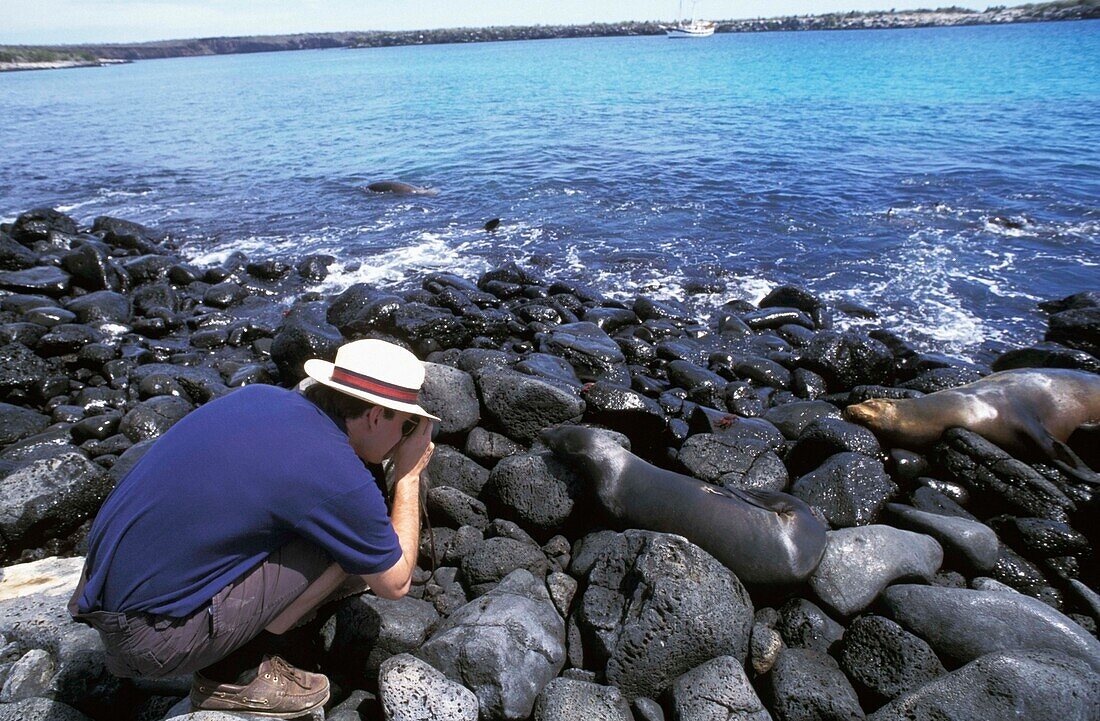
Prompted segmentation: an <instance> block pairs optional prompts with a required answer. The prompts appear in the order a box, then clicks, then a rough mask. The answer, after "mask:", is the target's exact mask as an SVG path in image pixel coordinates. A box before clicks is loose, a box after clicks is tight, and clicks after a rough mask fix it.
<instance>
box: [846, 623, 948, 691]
mask: <svg viewBox="0 0 1100 721" xmlns="http://www.w3.org/2000/svg"><path fill="white" fill-rule="evenodd" d="M839 660H840V667H841V668H842V669H844V672H845V673H846V674H848V678H849V679H851V680H852V682H853V683H854V684H855V685H856V686H857V688H859V689H860V690H861V691H863V692H864V693H865V694H866V696H867V697H868V698H870V699H871V700H872V701H873V702H874V703H875V705H879V704H881V703H883V702H887V701H892V700H894V699H895V698H897V697H898V696H902V695H904V694H907V693H910V692H911V691H915V690H916V689H918V688H920V687H921V686H923V685H925V684H926V683H929V682H930V681H934V680H935V679H937V678H939V677H940V676H942V675H944V674H945V673H947V671H946V670H944V667H943V664H942V663H940V659H939V657H938V656H936V654H935V652H934V651H933V650H932V649H931V647H929V645H928V644H927V643H925V642H924V640H922V639H920V638H918V637H916V636H914V635H913V634H911V633H909V632H908V631H906V630H905V629H903V628H902V627H901V626H899V625H898V624H896V623H894V622H893V621H891V620H890V619H888V618H883V617H882V616H861V617H860V618H857V619H856V620H854V621H853V622H852V623H851V625H849V626H848V629H847V630H846V631H845V632H844V640H843V642H842V643H841V647H840V655H839Z"/></svg>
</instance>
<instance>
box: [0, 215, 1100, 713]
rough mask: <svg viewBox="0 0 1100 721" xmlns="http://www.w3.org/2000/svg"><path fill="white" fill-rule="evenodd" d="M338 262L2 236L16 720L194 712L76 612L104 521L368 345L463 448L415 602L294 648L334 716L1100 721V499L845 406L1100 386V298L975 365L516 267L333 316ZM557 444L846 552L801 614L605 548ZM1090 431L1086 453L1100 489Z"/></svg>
mask: <svg viewBox="0 0 1100 721" xmlns="http://www.w3.org/2000/svg"><path fill="white" fill-rule="evenodd" d="M335 262H336V261H335V259H334V258H332V257H330V256H321V255H313V256H307V257H302V258H284V259H281V260H278V259H277V260H267V261H264V262H258V263H254V262H251V261H250V260H249V259H248V258H246V257H244V256H243V255H240V254H237V255H234V256H233V257H231V258H229V259H228V260H227V261H225V262H224V263H222V264H220V265H216V266H211V267H196V266H194V265H192V264H190V263H189V262H187V260H186V259H185V258H182V257H180V255H179V254H178V253H177V252H176V251H175V249H174V246H173V243H172V240H171V239H170V238H167V237H165V236H164V235H163V234H161V233H158V232H157V231H155V230H153V229H150V228H146V227H143V226H141V225H138V224H135V223H131V222H127V221H125V220H119V219H113V218H106V217H101V218H97V219H96V220H95V222H94V223H93V225H92V227H91V228H81V227H80V226H79V225H78V224H77V223H76V222H75V221H74V220H73V219H72V218H70V217H68V216H65V215H64V214H62V213H58V212H56V211H53V210H33V211H29V212H28V213H24V214H23V215H21V216H20V217H19V218H18V219H17V220H16V221H15V222H14V223H11V224H5V225H3V226H0V477H2V481H0V482H2V484H3V493H2V494H0V556H2V560H3V562H4V563H5V565H6V566H7V567H6V568H4V569H3V573H2V575H0V649H2V650H0V721H3V720H6V719H20V720H21V721H26V720H34V719H43V720H44V719H66V720H69V719H71V720H73V721H79V720H81V719H87V718H92V719H126V720H131V719H132V720H134V721H138V720H141V721H150V720H153V719H163V718H175V717H177V716H179V715H180V714H186V708H185V703H184V702H182V701H181V698H182V697H183V696H184V695H185V693H186V690H187V687H188V684H189V679H185V678H169V679H164V680H160V681H155V682H153V681H141V682H132V681H119V680H117V679H114V678H112V677H110V676H109V675H108V674H106V672H105V670H104V668H103V661H102V651H101V648H100V646H99V641H98V637H97V636H96V634H95V633H94V632H92V631H91V630H90V629H87V628H85V627H83V626H80V625H79V624H75V623H73V622H71V621H69V620H68V618H67V615H66V614H65V611H64V604H65V602H66V601H67V597H68V593H69V592H70V590H71V588H72V587H73V586H74V585H75V581H76V575H77V574H78V573H79V569H80V563H81V558H80V554H81V553H82V544H83V538H84V535H85V534H86V531H87V526H88V524H89V523H90V520H89V519H90V518H92V517H93V516H94V514H95V512H96V510H97V508H98V506H99V504H100V503H101V502H102V500H103V498H104V497H105V496H106V494H107V493H108V492H109V491H110V489H111V488H112V487H113V486H114V484H115V482H116V481H117V480H118V479H119V478H121V476H122V475H123V474H124V473H125V471H126V469H127V468H128V467H130V466H131V465H132V464H133V463H134V462H135V461H136V459H137V458H139V457H140V455H141V453H142V452H143V451H144V450H145V449H146V448H147V447H148V446H149V445H150V444H151V443H152V442H154V440H155V438H156V437H157V436H159V435H160V434H161V433H163V432H164V431H165V430H167V429H168V428H169V427H170V426H171V425H172V424H173V423H175V422H176V421H178V420H179V419H180V418H182V417H183V416H184V415H186V414H187V413H188V412H190V411H191V410H193V409H194V408H195V407H197V406H198V405H201V404H203V403H206V402H208V401H210V400H211V399H213V398H217V397H219V396H221V395H223V394H225V393H228V392H231V391H232V389H233V388H236V387H240V386H243V385H246V384H250V383H277V384H282V385H292V384H293V383H295V382H296V381H297V380H298V379H299V378H301V376H302V370H301V364H302V362H303V361H304V360H305V359H307V358H310V357H315V356H321V357H331V356H332V355H333V353H334V352H335V349H336V348H337V347H338V346H339V345H340V344H342V343H343V342H346V341H347V340H352V339H356V338H362V337H381V338H386V339H389V340H392V341H394V342H398V343H401V344H404V345H406V346H408V347H410V348H411V349H412V350H414V351H415V352H416V353H417V354H418V355H420V356H421V357H422V358H426V359H427V360H428V361H429V366H428V379H427V382H426V385H425V389H424V393H423V402H424V404H425V405H426V407H428V408H429V409H430V410H432V411H433V412H436V413H438V414H439V415H440V416H441V417H442V418H443V422H442V423H441V429H440V435H439V438H438V441H437V443H438V448H437V451H436V454H435V457H434V458H433V460H432V463H431V466H430V468H429V471H428V476H429V479H428V480H429V483H428V485H429V490H428V491H427V498H426V508H427V514H428V517H429V518H430V520H431V525H432V528H433V532H432V533H431V534H427V533H425V534H424V539H423V543H422V547H421V567H422V568H421V570H420V571H419V572H418V576H417V578H416V582H415V584H414V588H413V591H412V592H411V593H410V595H409V596H408V597H407V598H404V599H401V600H400V601H386V600H383V599H379V598H376V597H373V596H370V595H363V596H360V597H357V598H353V599H348V600H345V601H342V602H340V603H339V604H334V605H333V606H332V607H329V608H325V609H322V611H321V613H320V614H319V615H318V618H317V619H316V620H315V621H313V622H311V623H309V624H307V625H306V626H304V627H303V628H301V629H298V630H296V631H294V632H293V633H292V634H290V635H289V636H288V638H287V643H288V644H290V645H292V646H293V648H294V651H293V653H291V654H290V656H291V657H292V658H293V659H294V660H295V662H297V663H300V665H303V666H312V667H316V668H319V669H321V670H323V671H324V672H325V673H326V674H328V675H329V676H330V678H331V679H332V681H333V687H334V697H333V706H332V708H330V710H329V711H328V718H329V719H339V721H355V720H357V719H375V718H383V717H384V718H390V719H415V718H440V719H475V718H481V719H526V718H534V719H539V720H542V721H549V720H550V719H555V720H558V719H581V718H584V719H634V720H636V721H641V720H642V719H646V720H653V719H666V718H667V719H681V720H683V721H688V720H692V721H694V720H695V719H711V718H715V719H730V718H737V719H784V720H788V719H790V720H794V719H862V718H870V719H875V720H876V721H885V720H887V719H910V718H932V717H935V718H945V719H976V718H1000V717H1009V716H1015V715H1018V714H1020V713H1023V716H1024V717H1026V718H1029V719H1057V720H1058V721H1067V720H1069V719H1082V721H1084V720H1087V719H1094V718H1096V717H1097V714H1098V713H1100V642H1098V641H1097V639H1096V637H1095V636H1096V627H1097V626H1096V624H1097V621H1098V620H1100V595H1098V594H1097V593H1096V589H1097V588H1098V587H1100V579H1098V578H1097V564H1096V562H1095V554H1094V552H1093V549H1094V547H1095V544H1096V542H1097V538H1098V533H1097V528H1096V524H1095V522H1094V519H1095V514H1096V510H1097V504H1098V501H1097V500H1096V493H1097V489H1096V487H1090V486H1088V485H1086V484H1083V483H1080V482H1076V481H1074V480H1073V479H1070V478H1068V477H1066V476H1064V475H1063V474H1062V473H1061V472H1060V471H1058V470H1056V469H1054V468H1052V467H1050V466H1047V465H1043V464H1028V463H1024V462H1022V461H1020V460H1017V459H1013V458H1011V457H1010V456H1009V455H1008V454H1006V453H1005V452H1004V451H1002V450H1000V449H998V448H997V447H996V446H993V445H991V444H990V443H988V442H987V441H984V440H983V439H982V438H980V437H978V436H976V435H974V434H972V433H969V432H967V431H964V430H961V429H955V430H952V431H949V432H948V433H947V434H946V435H945V436H944V438H943V440H942V441H941V442H940V443H938V444H937V445H936V446H935V447H934V448H932V449H931V450H930V451H928V452H927V453H924V454H917V453H914V452H911V451H905V450H900V449H895V448H890V447H886V446H883V445H880V443H879V441H878V440H877V439H876V438H875V437H874V436H873V434H871V433H870V432H869V431H867V430H866V429H865V428H863V427H861V426H857V425H854V424H852V423H849V422H847V421H846V420H844V418H843V416H842V413H841V411H842V409H843V408H844V407H845V406H846V405H848V404H850V403H856V402H860V401H863V400H865V399H867V398H871V397H913V396H916V395H919V394H922V393H928V392H933V391H936V390H939V389H943V388H949V387H952V386H956V385H959V384H962V383H967V382H970V381H973V380H975V379H977V378H980V377H982V376H984V375H987V374H988V373H990V372H991V371H994V370H1004V369H1009V368H1020V367H1058V368H1075V369H1079V370H1083V371H1087V372H1092V373H1100V360H1098V357H1100V293H1097V292H1096V291H1091V292H1084V293H1079V294H1077V295H1074V296H1070V297H1069V298H1066V299H1062V300H1056V301H1052V302H1050V303H1046V304H1044V306H1043V307H1044V310H1046V311H1047V312H1049V313H1050V319H1049V330H1048V332H1047V334H1046V337H1045V338H1044V339H1043V340H1042V341H1041V342H1037V343H1036V344H1035V345H1034V346H1031V347H1028V348H1019V349H1015V350H1012V351H1010V352H1007V353H1004V354H1003V355H1001V356H1000V357H998V358H997V359H996V360H994V361H993V363H992V364H991V366H990V367H986V366H983V365H978V364H974V363H971V362H967V361H963V360H960V359H956V358H951V357H946V356H943V355H941V354H936V353H922V352H920V351H919V350H917V349H915V348H913V347H911V346H910V345H909V344H907V343H906V342H905V341H904V339H902V338H899V337H898V336H897V335H895V334H894V333H891V332H890V331H889V330H888V329H876V330H870V331H868V332H858V333H857V332H841V331H838V330H836V329H834V328H833V323H832V316H833V313H834V312H835V311H836V309H834V308H831V307H829V306H828V305H827V304H826V303H824V302H822V301H821V300H820V299H818V298H817V297H816V296H815V295H813V294H812V293H811V292H809V291H807V290H805V289H800V288H794V287H789V286H787V287H780V288H777V289H776V290H774V291H773V292H772V293H770V294H769V295H768V296H767V297H766V298H765V299H764V300H763V301H761V303H760V304H759V305H753V304H751V303H748V302H747V301H735V302H732V303H729V304H727V305H725V306H723V307H722V308H719V309H716V312H715V313H714V314H713V318H714V320H712V321H711V322H709V323H702V322H699V321H698V320H697V319H696V318H695V317H693V316H692V314H691V313H689V312H688V311H686V310H685V309H684V308H682V307H681V306H679V305H678V304H677V303H675V302H665V301H657V300H654V299H651V298H647V297H645V296H638V297H637V298H635V299H634V300H633V301H631V302H625V303H624V302H618V301H612V300H608V299H606V298H604V297H602V296H601V294H600V293H599V292H597V291H595V290H593V289H590V288H587V287H585V286H584V285H583V284H581V283H576V284H571V283H566V282H561V281H555V282H550V281H547V280H544V279H542V278H540V277H538V276H537V275H536V274H535V273H533V272H532V271H530V270H528V269H524V268H521V267H518V266H516V265H512V264H509V265H505V266H502V267H500V268H497V269H494V270H491V271H489V272H487V273H485V274H483V275H482V276H481V277H480V278H477V279H469V278H462V277H459V276H456V275H453V274H449V273H434V274H431V275H428V276H426V277H425V278H424V280H423V283H422V284H421V287H420V288H418V289H416V290H413V291H410V292H407V293H404V294H401V295H395V294H392V293H389V292H385V291H383V290H380V289H377V288H373V287H370V286H367V285H364V284H360V285H355V286H352V287H351V288H348V289H347V290H346V291H344V292H342V293H340V294H339V295H337V296H335V297H332V298H327V297H322V296H321V295H319V294H317V293H315V292H311V291H310V287H311V286H312V285H313V284H315V283H317V282H318V281H320V280H322V279H324V278H325V276H326V275H327V272H328V269H329V267H330V266H332V264H333V263H335ZM563 423H565V424H568V423H584V424H589V425H593V426H596V427H599V428H602V429H606V431H607V432H609V433H612V434H613V435H614V437H615V438H617V439H619V440H621V441H622V442H624V443H626V442H629V444H630V445H631V447H632V449H633V452H634V453H636V454H637V455H638V456H640V457H642V458H644V459H645V460H647V461H649V462H650V463H653V464H654V465H657V466H659V467H662V468H669V469H673V470H676V471H678V472H681V473H685V474H688V475H691V476H694V477H695V478H698V479H700V480H703V481H706V482H709V483H714V484H715V485H716V486H726V487H731V488H742V489H752V488H773V489H784V490H786V491H787V492H788V493H791V494H793V495H795V496H797V497H798V498H800V499H801V500H803V501H805V502H806V503H808V504H810V506H811V507H812V508H813V509H814V512H815V514H816V515H817V516H818V518H819V519H820V520H821V521H822V522H824V523H825V524H826V526H827V528H828V529H830V530H829V531H828V542H827V547H826V551H825V557H824V559H823V560H822V562H821V564H820V566H819V567H818V569H817V570H816V571H815V573H814V575H813V576H812V577H811V578H810V580H809V582H807V583H805V584H800V585H799V586H798V587H795V588H768V587H763V586H754V585H752V584H746V583H743V582H742V581H741V580H740V579H738V578H737V577H736V576H735V575H734V574H733V573H732V572H731V571H730V570H729V569H727V568H726V567H724V566H723V565H722V564H720V563H719V562H718V561H716V560H715V559H714V558H713V557H711V556H710V555H709V554H707V553H706V552H704V551H703V550H702V549H700V548H699V547H697V546H695V545H694V544H692V543H691V542H689V541H687V540H686V539H684V538H682V537H680V536H672V535H667V534H661V533H655V532H651V531H646V530H642V529H623V528H614V527H611V524H610V523H609V522H608V519H607V518H606V517H605V516H604V514H603V513H602V512H601V511H600V510H599V508H600V507H599V504H598V502H597V501H596V499H594V498H592V496H591V494H590V493H589V492H588V489H586V488H585V484H584V483H583V481H582V480H581V477H580V476H578V475H575V474H574V471H573V469H571V468H569V467H567V466H566V465H564V464H563V463H562V462H561V461H559V460H558V459H557V458H556V457H555V456H554V455H553V454H552V453H551V452H549V451H548V450H547V449H546V447H545V446H544V445H543V444H542V442H541V440H540V437H539V434H540V432H541V431H542V430H543V429H545V428H548V427H553V426H555V425H559V424H563ZM1095 440H1096V436H1095V435H1092V436H1089V435H1088V434H1084V433H1082V434H1079V436H1077V437H1075V438H1074V439H1071V442H1070V445H1071V446H1073V447H1074V448H1075V450H1076V451H1077V452H1078V453H1079V455H1081V456H1082V457H1083V458H1084V459H1085V460H1086V461H1088V462H1089V463H1090V464H1091V465H1092V466H1093V467H1094V468H1096V467H1098V466H1100V452H1098V451H1097V444H1096V443H1095ZM1021 709H1022V711H1021ZM195 718H199V717H197V716H196V717H195ZM201 718H204V719H230V718H238V717H236V716H232V715H226V714H210V713H205V714H203V715H202V717H201Z"/></svg>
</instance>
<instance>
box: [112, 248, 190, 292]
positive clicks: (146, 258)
mask: <svg viewBox="0 0 1100 721" xmlns="http://www.w3.org/2000/svg"><path fill="white" fill-rule="evenodd" d="M176 262H177V261H176V259H175V258H169V257H168V256H165V255H156V254H152V253H150V254H148V255H141V256H138V257H137V258H131V259H129V260H127V261H125V262H124V263H123V264H122V267H123V269H125V271H126V274H127V275H128V276H130V280H131V281H132V282H133V284H134V285H142V284H144V283H155V282H157V281H161V280H164V279H166V278H167V277H168V270H169V268H171V267H172V266H173V265H175V264H176Z"/></svg>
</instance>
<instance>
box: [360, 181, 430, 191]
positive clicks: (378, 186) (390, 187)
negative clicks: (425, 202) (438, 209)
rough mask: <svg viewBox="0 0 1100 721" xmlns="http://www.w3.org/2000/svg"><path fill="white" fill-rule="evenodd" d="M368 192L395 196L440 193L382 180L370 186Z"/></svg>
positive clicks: (399, 182)
mask: <svg viewBox="0 0 1100 721" xmlns="http://www.w3.org/2000/svg"><path fill="white" fill-rule="evenodd" d="M367 190H369V191H371V192H372V193H392V194H393V195H438V193H439V191H438V190H434V189H432V188H421V187H420V186H417V185H409V184H408V183H402V182H401V181H400V180H380V181H378V182H377V183H371V184H370V185H368V186H367Z"/></svg>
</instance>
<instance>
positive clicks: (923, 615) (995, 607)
mask: <svg viewBox="0 0 1100 721" xmlns="http://www.w3.org/2000/svg"><path fill="white" fill-rule="evenodd" d="M882 602H883V606H884V608H885V610H886V613H887V615H888V616H890V617H892V618H893V619H894V620H895V621H897V622H898V623H899V624H901V626H902V627H904V628H906V629H908V630H909V631H911V632H912V633H914V634H916V635H917V636H920V637H921V638H923V639H924V640H925V641H927V642H928V645H930V646H931V647H932V648H933V650H935V651H936V653H937V654H939V655H940V657H941V658H947V659H952V660H954V661H956V662H958V663H967V662H969V661H973V660H974V659H976V658H978V657H979V656H982V655H984V654H987V653H993V652H994V651H1003V650H1009V649H1024V650H1042V651H1056V652H1058V653H1062V654H1066V655H1068V656H1073V657H1075V658H1078V659H1081V660H1082V661H1084V662H1086V663H1088V664H1089V665H1090V666H1092V668H1093V671H1094V673H1100V641H1097V640H1096V638H1095V637H1094V636H1092V635H1091V634H1089V632H1088V631H1086V630H1085V629H1083V628H1081V627H1080V626H1079V625H1077V624H1076V623H1075V622H1074V621H1073V620H1071V619H1070V618H1068V617H1066V616H1064V615H1063V614H1061V613H1059V612H1058V611H1056V610H1054V609H1053V608H1051V607H1050V606H1048V605H1047V604H1045V603H1043V602H1042V601H1039V600H1037V599H1034V598H1031V597H1030V596H1025V595H1023V594H1020V593H1004V592H1000V591H975V590H971V589H966V588H943V587H939V586H919V585H913V584H902V585H897V586H891V587H890V588H888V589H886V591H885V592H883V594H882Z"/></svg>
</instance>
